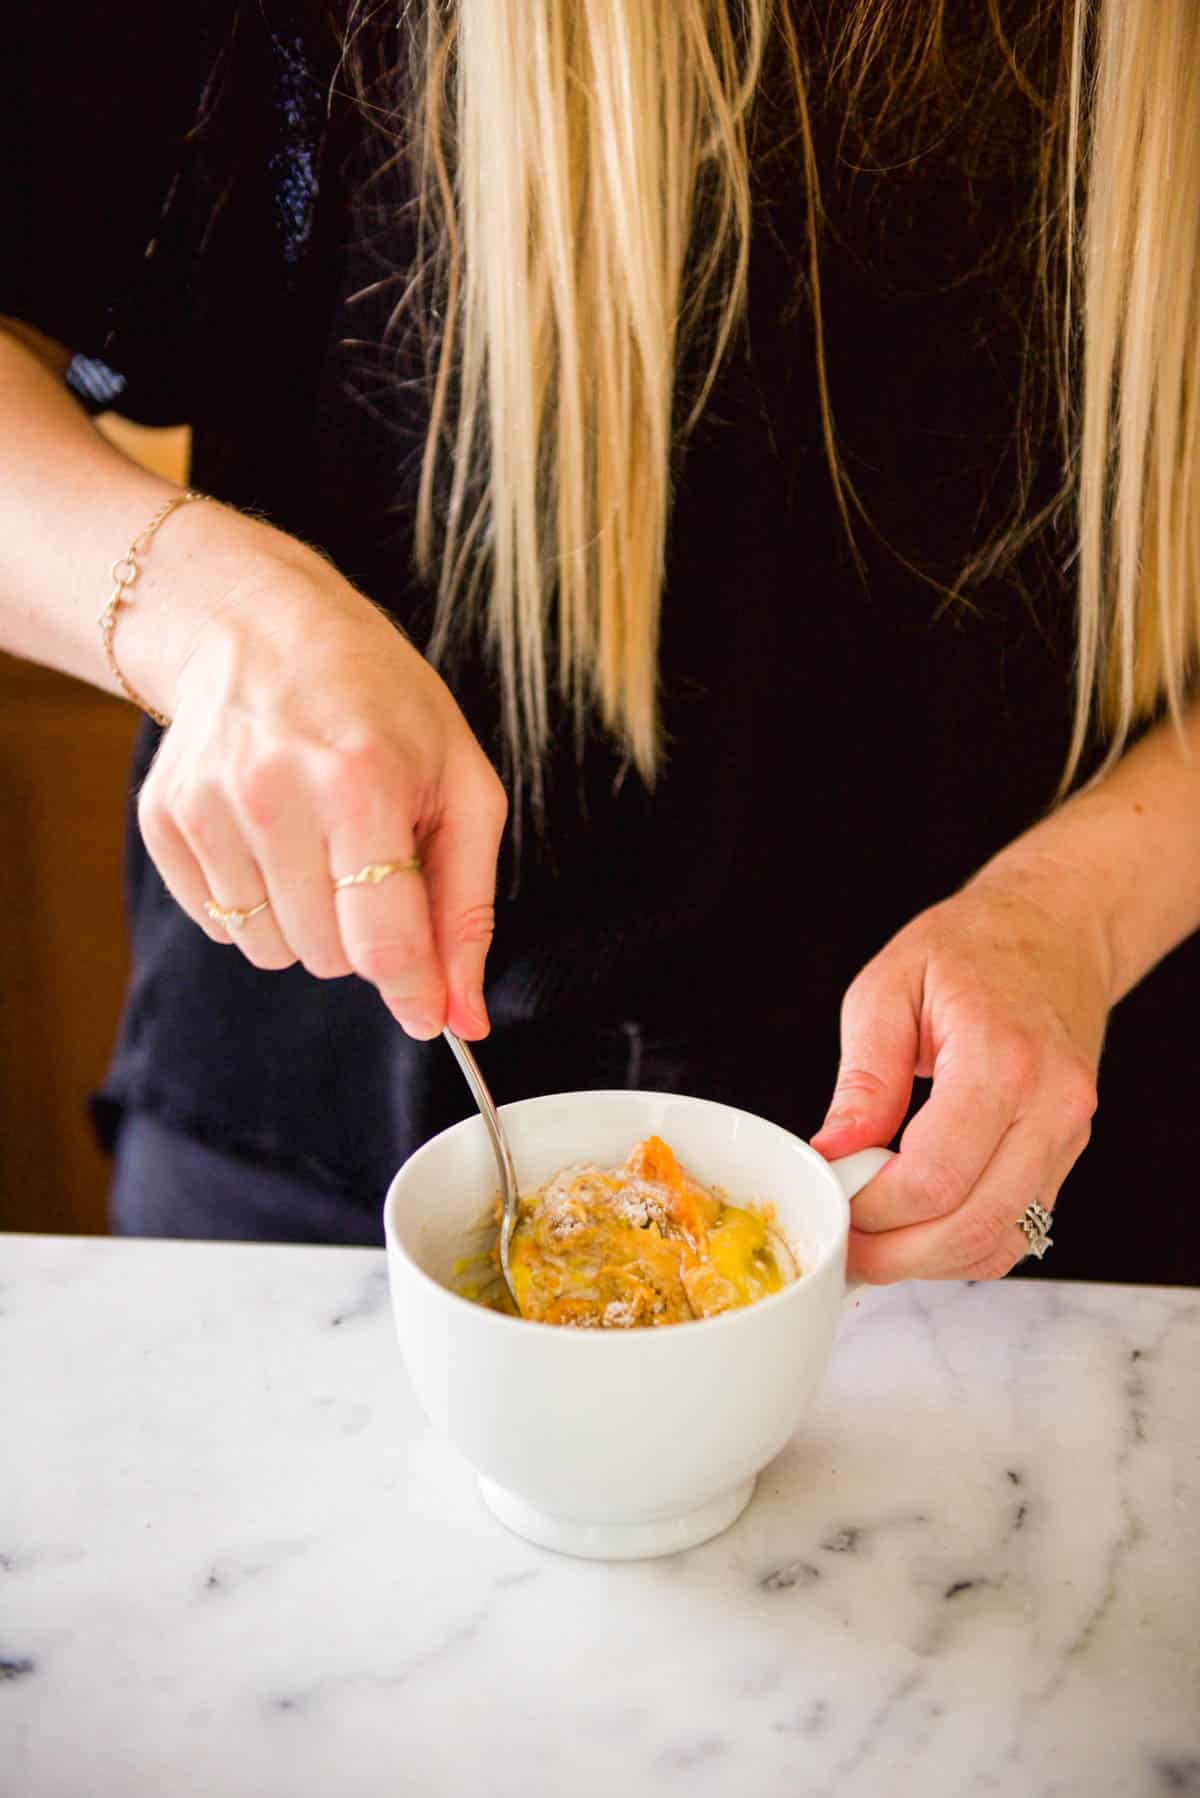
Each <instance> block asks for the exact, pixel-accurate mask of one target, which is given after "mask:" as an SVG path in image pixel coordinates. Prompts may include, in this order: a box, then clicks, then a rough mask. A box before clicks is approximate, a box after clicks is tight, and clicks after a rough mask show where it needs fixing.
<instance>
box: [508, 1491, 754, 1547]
mask: <svg viewBox="0 0 1200 1798" xmlns="http://www.w3.org/2000/svg"><path fill="white" fill-rule="evenodd" d="M754 1486H755V1481H754V1479H753V1478H752V1479H748V1480H745V1481H743V1483H742V1484H741V1485H740V1486H735V1487H734V1489H733V1491H732V1492H723V1493H721V1494H720V1496H719V1497H717V1498H710V1499H709V1500H708V1502H707V1504H703V1505H697V1507H696V1509H695V1510H694V1511H684V1512H682V1513H680V1514H679V1515H677V1516H675V1517H655V1518H651V1519H649V1520H648V1521H647V1522H644V1523H587V1522H584V1521H583V1520H582V1519H580V1518H576V1517H559V1516H555V1515H553V1514H552V1513H551V1512H549V1511H539V1510H537V1509H536V1507H535V1506H533V1505H531V1504H529V1503H528V1502H527V1501H526V1500H525V1499H523V1498H519V1497H518V1496H517V1494H516V1493H515V1492H510V1491H508V1489H507V1488H506V1487H504V1486H497V1485H496V1483H495V1482H494V1481H493V1480H489V1479H485V1478H484V1477H483V1475H482V1474H480V1475H479V1490H480V1493H481V1494H482V1497H483V1502H484V1504H485V1505H486V1506H487V1508H488V1510H489V1511H490V1512H491V1513H492V1516H493V1517H496V1518H498V1519H499V1521H500V1522H501V1523H502V1524H503V1525H504V1526H505V1528H506V1529H510V1530H512V1532H513V1534H514V1535H516V1536H523V1537H524V1538H525V1540H526V1541H527V1542H533V1543H536V1545H537V1546H538V1547H539V1548H552V1549H553V1550H554V1552H555V1553H556V1554H560V1555H578V1556H580V1557H581V1558H582V1559H584V1560H589V1561H645V1560H649V1559H651V1558H652V1557H653V1556H655V1555H673V1554H679V1553H680V1552H681V1551H682V1550H683V1549H685V1548H695V1547H696V1546H697V1545H698V1544H699V1543H701V1542H707V1541H709V1539H710V1538H711V1537H713V1536H719V1535H720V1534H721V1531H722V1530H727V1529H728V1528H729V1526H730V1524H732V1523H736V1522H737V1520H738V1518H739V1517H740V1516H741V1514H742V1512H743V1511H744V1510H745V1509H746V1506H747V1505H748V1504H749V1503H750V1500H751V1498H752V1497H753V1495H754Z"/></svg>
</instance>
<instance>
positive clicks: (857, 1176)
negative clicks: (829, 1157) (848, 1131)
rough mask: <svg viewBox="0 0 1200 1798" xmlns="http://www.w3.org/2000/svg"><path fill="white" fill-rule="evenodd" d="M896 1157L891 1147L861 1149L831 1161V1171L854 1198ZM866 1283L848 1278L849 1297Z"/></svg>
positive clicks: (844, 1189)
mask: <svg viewBox="0 0 1200 1798" xmlns="http://www.w3.org/2000/svg"><path fill="white" fill-rule="evenodd" d="M895 1158H896V1157H895V1155H894V1153H893V1151H892V1150H891V1149H859V1150H858V1151H857V1153H856V1154H854V1155H843V1156H841V1157H840V1159H839V1160H837V1161H831V1162H830V1163H829V1171H830V1173H831V1174H832V1175H833V1177H834V1179H835V1180H836V1181H837V1183H838V1185H839V1186H840V1187H841V1189H842V1191H843V1192H844V1193H845V1195H846V1197H847V1199H852V1198H853V1197H854V1195H855V1193H856V1192H861V1190H862V1188H863V1187H864V1186H865V1185H866V1184H867V1181H868V1180H873V1179H874V1178H875V1176H876V1174H877V1173H878V1172H879V1170H880V1168H884V1167H886V1166H887V1164H888V1162H889V1161H894V1160H895ZM864 1284H865V1282H864V1281H862V1280H847V1281H846V1296H847V1298H849V1297H850V1295H851V1294H852V1293H854V1292H857V1291H858V1289H859V1287H860V1286H862V1285H864Z"/></svg>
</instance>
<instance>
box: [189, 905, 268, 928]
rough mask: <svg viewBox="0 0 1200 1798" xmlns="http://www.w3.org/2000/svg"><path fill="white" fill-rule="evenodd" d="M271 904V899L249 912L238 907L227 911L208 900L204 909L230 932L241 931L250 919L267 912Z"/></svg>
mask: <svg viewBox="0 0 1200 1798" xmlns="http://www.w3.org/2000/svg"><path fill="white" fill-rule="evenodd" d="M270 903H271V901H270V900H269V899H261V900H260V901H259V903H258V904H257V905H252V906H251V907H250V909H249V910H248V911H241V910H240V909H239V908H238V907H237V906H236V905H234V906H231V907H230V909H229V910H228V911H226V910H225V908H224V906H221V905H218V904H217V903H216V901H215V900H213V899H206V900H205V901H204V909H205V911H206V912H207V913H208V915H209V917H210V918H212V919H214V920H215V922H216V923H218V924H224V925H226V926H227V927H228V928H229V929H230V930H240V929H241V928H242V925H243V924H244V923H245V922H246V920H247V919H248V918H257V916H258V914H259V912H260V911H266V909H267V907H268V905H270Z"/></svg>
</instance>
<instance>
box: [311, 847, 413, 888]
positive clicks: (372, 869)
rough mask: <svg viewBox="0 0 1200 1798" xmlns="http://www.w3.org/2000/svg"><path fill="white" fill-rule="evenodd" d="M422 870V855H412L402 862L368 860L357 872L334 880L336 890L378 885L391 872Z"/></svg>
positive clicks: (405, 872) (411, 872)
mask: <svg viewBox="0 0 1200 1798" xmlns="http://www.w3.org/2000/svg"><path fill="white" fill-rule="evenodd" d="M420 872H421V858H420V856H419V855H410V856H408V857H407V858H406V859H405V860H404V861H402V862H368V863H367V865H366V867H365V868H360V869H359V870H358V873H357V874H343V875H342V876H341V877H340V879H337V880H335V881H334V883H333V885H334V890H335V891H338V890H339V889H340V888H342V887H377V886H378V885H379V883H380V881H381V880H386V879H387V878H388V876H389V875H390V874H419V873H420Z"/></svg>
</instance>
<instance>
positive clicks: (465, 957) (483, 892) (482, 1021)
mask: <svg viewBox="0 0 1200 1798" xmlns="http://www.w3.org/2000/svg"><path fill="white" fill-rule="evenodd" d="M485 773H486V776H487V778H479V779H476V780H475V781H474V783H473V784H471V785H469V786H468V787H467V789H466V790H465V791H464V792H463V794H462V796H461V798H460V800H459V803H458V805H457V808H456V809H455V810H454V811H453V812H451V813H450V814H449V815H448V816H447V817H445V818H444V819H443V821H442V823H441V825H440V828H439V829H438V830H437V831H436V833H435V834H434V835H433V836H432V837H431V838H430V840H429V843H428V845H427V849H426V856H425V880H426V888H427V891H428V895H429V904H430V910H431V915H432V919H433V930H434V938H435V941H436V944H437V949H438V954H439V956H440V957H441V963H442V967H443V970H444V972H445V977H446V987H447V996H448V1005H447V1014H448V1015H447V1021H448V1023H449V1025H450V1028H451V1029H452V1030H455V1031H457V1033H458V1034H459V1035H460V1036H465V1037H471V1038H478V1037H481V1036H486V1035H487V1032H488V1029H489V1028H490V1026H489V1023H488V1015H487V1007H486V1005H485V1003H484V997H483V970H484V963H485V962H486V960H487V953H488V949H489V948H490V946H491V941H492V933H493V929H494V925H495V891H496V859H497V856H498V854H499V850H500V838H501V836H502V834H503V831H504V821H505V816H506V813H507V809H508V804H507V800H506V798H505V795H504V789H503V787H502V786H501V784H500V782H499V780H498V779H497V778H496V777H495V775H494V774H493V773H492V771H491V769H490V768H488V769H486V770H485Z"/></svg>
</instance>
